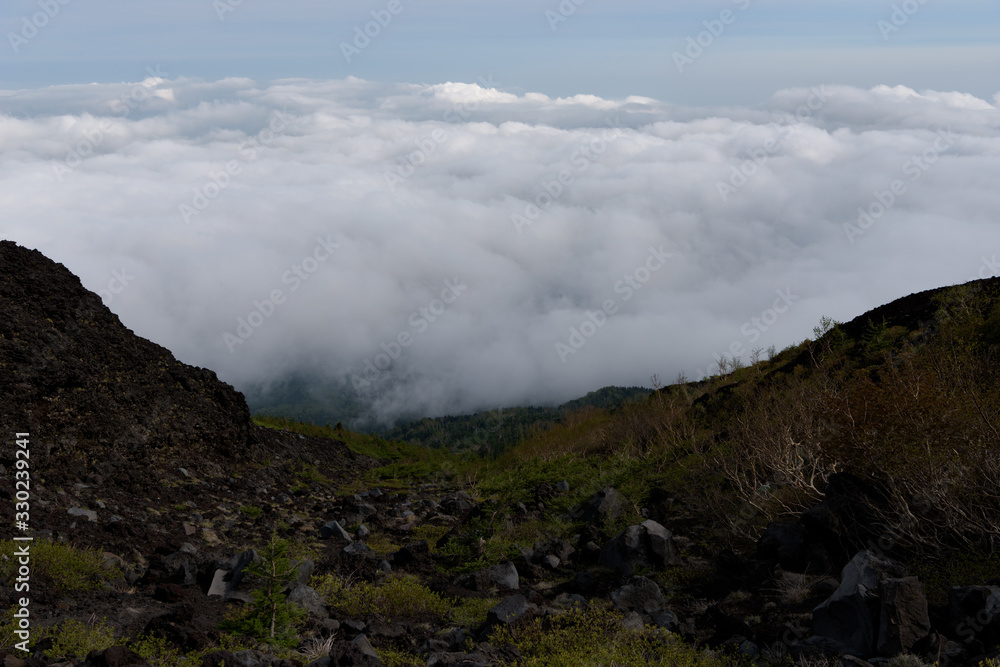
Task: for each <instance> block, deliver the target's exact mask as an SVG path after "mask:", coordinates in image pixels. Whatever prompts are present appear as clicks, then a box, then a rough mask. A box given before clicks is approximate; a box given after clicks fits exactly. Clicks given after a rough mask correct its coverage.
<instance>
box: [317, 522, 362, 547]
mask: <svg viewBox="0 0 1000 667" xmlns="http://www.w3.org/2000/svg"><path fill="white" fill-rule="evenodd" d="M319 536H320V538H322V539H324V540H328V539H330V538H331V537H337V538H339V539H341V540H344V541H345V542H353V541H354V540H353V539H352V538H351V534H350V533H348V532H347V531H346V530H344V527H343V526H341V525H340V522H339V521H331V522H330V523H326V524H323V525H322V526H320V528H319Z"/></svg>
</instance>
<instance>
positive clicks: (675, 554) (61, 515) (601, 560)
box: [0, 242, 1000, 667]
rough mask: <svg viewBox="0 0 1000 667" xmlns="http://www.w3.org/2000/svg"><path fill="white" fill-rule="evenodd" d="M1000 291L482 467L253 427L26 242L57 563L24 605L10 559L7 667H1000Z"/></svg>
mask: <svg viewBox="0 0 1000 667" xmlns="http://www.w3.org/2000/svg"><path fill="white" fill-rule="evenodd" d="M997 288H998V285H997V284H996V282H995V281H994V282H983V283H980V284H973V285H970V286H966V287H965V288H963V289H959V290H941V291H938V292H935V293H927V294H923V295H915V296H914V297H908V298H907V299H904V300H901V301H899V302H896V303H894V304H890V305H889V306H887V307H884V308H883V309H880V310H877V311H875V312H874V313H872V314H868V315H866V316H865V317H863V318H859V319H858V320H856V321H854V322H851V323H848V324H846V325H836V326H835V325H834V324H833V323H827V326H824V327H822V328H821V329H820V330H819V331H817V333H818V334H821V335H820V336H817V337H816V338H817V340H813V341H806V342H804V343H803V344H802V345H799V346H794V347H792V348H789V349H788V350H785V351H783V352H782V353H780V354H776V355H775V356H774V358H772V359H770V360H767V361H761V362H759V363H757V364H754V365H752V366H748V367H735V368H730V369H727V372H725V373H722V374H720V375H719V376H717V377H715V378H710V379H708V380H705V381H702V382H698V383H691V384H686V385H675V386H672V387H668V388H666V389H664V390H662V391H659V392H657V393H656V394H654V395H653V396H652V397H650V398H649V399H648V400H647V401H645V402H642V403H639V404H630V405H625V406H623V407H619V408H613V409H600V408H598V407H594V406H588V407H585V408H582V409H580V410H578V411H570V412H567V413H566V414H564V415H562V416H561V417H560V418H559V419H558V421H557V422H556V423H555V424H553V425H552V426H551V427H550V428H547V429H544V430H539V431H538V432H534V433H531V434H528V435H527V436H526V437H525V438H523V439H522V441H521V442H520V444H518V445H517V446H516V447H514V448H513V449H511V450H509V451H507V452H505V453H504V454H503V456H502V457H500V458H481V457H478V456H475V455H473V454H471V453H467V454H464V455H459V454H455V453H453V452H449V451H446V450H440V449H438V450H432V449H425V448H422V447H417V446H413V445H407V444H404V443H399V442H389V441H385V440H382V439H379V438H377V437H374V436H365V435H358V434H354V433H351V432H349V431H346V430H343V429H337V428H330V427H317V426H313V425H307V424H300V423H296V422H292V421H286V420H282V419H278V418H271V419H258V420H257V423H255V422H254V421H253V420H252V419H251V417H250V414H249V412H248V410H247V407H246V404H245V402H244V400H243V397H242V396H240V395H239V394H238V393H236V392H235V391H233V389H232V388H231V387H229V386H228V385H226V384H224V383H221V382H219V381H218V379H217V378H216V376H215V375H214V374H213V373H212V372H211V371H207V370H203V369H195V368H191V367H189V366H185V365H183V364H180V363H178V362H177V361H176V360H175V359H174V358H173V357H172V356H171V355H170V353H169V352H167V351H166V350H164V349H162V348H160V347H158V346H156V345H155V344H153V343H150V342H149V341H145V340H142V339H140V338H137V337H136V336H134V335H133V334H132V333H131V332H129V331H128V330H127V329H126V328H125V327H123V326H122V324H121V323H120V322H119V321H118V320H117V318H116V317H114V316H113V315H112V314H111V313H110V312H108V311H107V309H105V308H104V307H103V306H102V304H101V303H100V300H99V299H98V297H97V296H96V295H93V294H91V293H89V292H87V291H85V290H83V288H82V287H81V285H80V283H79V281H78V280H77V279H76V278H75V277H74V276H72V275H71V274H70V273H69V272H68V271H67V270H66V269H65V268H64V267H62V266H60V265H58V264H55V263H53V262H51V261H49V260H47V259H46V258H44V257H43V256H42V255H40V254H39V253H37V252H33V251H29V250H26V249H24V248H20V247H18V246H16V245H15V244H13V243H9V242H4V243H2V244H0V308H2V311H3V313H4V315H5V317H4V319H3V320H0V370H2V376H3V378H4V380H5V383H4V384H3V385H0V386H2V388H0V429H2V430H0V433H6V434H7V435H5V436H4V438H5V439H6V440H7V444H5V445H4V447H3V449H2V450H0V480H2V481H0V511H2V512H6V513H7V515H8V516H10V517H11V519H13V515H14V511H15V508H14V502H15V501H16V500H17V493H18V488H17V487H16V481H17V480H18V479H19V478H18V477H16V473H17V472H19V471H23V469H24V468H23V466H20V467H19V465H18V463H17V457H16V456H15V453H14V452H15V449H16V447H15V446H14V445H13V443H12V439H13V438H12V436H13V434H14V433H17V432H24V431H28V432H30V433H31V438H30V447H31V452H32V453H31V459H30V461H31V466H30V474H31V487H30V522H29V523H30V528H29V530H27V531H21V532H19V533H18V534H19V535H25V534H27V535H31V536H33V537H34V538H35V539H34V541H33V542H32V543H31V561H30V562H31V565H30V575H29V576H28V578H29V580H30V581H29V583H30V591H29V593H30V598H31V600H30V605H28V606H27V607H25V606H24V605H23V604H22V601H21V593H22V592H18V593H15V590H14V587H13V586H8V585H6V584H7V582H8V581H9V582H11V583H13V582H15V581H16V580H17V577H20V576H23V575H22V572H21V570H20V569H19V568H20V567H21V566H20V565H19V562H20V561H19V560H18V558H20V557H19V556H18V554H19V553H21V552H20V551H18V550H19V549H21V548H22V545H23V543H18V542H13V541H11V540H4V541H0V578H2V579H3V580H4V584H5V585H4V586H2V587H0V609H3V610H6V611H5V613H4V615H3V618H2V619H0V658H3V659H4V661H5V666H6V667H40V666H41V665H56V664H59V665H65V666H66V667H69V666H71V665H77V664H88V665H100V666H102V667H124V666H125V665H131V664H153V665H164V666H167V665H169V666H171V667H173V666H177V667H198V666H204V667H237V666H239V667H265V666H267V667H270V666H272V665H273V666H280V667H298V666H302V665H312V667H335V666H341V665H363V666H369V665H386V666H387V667H395V666H404V665H420V666H421V667H422V666H423V665H467V666H478V665H539V666H542V665H544V666H549V665H557V666H560V665H565V666H567V667H576V666H578V665H630V666H631V665H635V666H645V665H699V666H704V667H714V666H719V665H789V664H794V665H855V666H858V665H860V666H864V665H885V664H891V665H921V664H935V663H936V664H952V665H973V666H976V665H984V666H991V667H995V666H996V665H997V664H998V663H997V662H996V660H995V658H996V655H997V651H998V646H1000V557H998V555H997V554H996V553H995V551H994V550H993V548H994V547H993V546H991V545H994V543H995V539H996V538H997V537H1000V534H998V531H997V528H996V526H997V523H998V520H997V517H1000V498H998V496H997V493H996V489H997V488H998V482H1000V479H998V478H997V475H996V472H997V467H998V466H997V461H998V460H1000V457H998V456H997V451H998V446H1000V441H998V440H997V438H996V431H995V430H994V426H996V424H997V414H998V406H1000V400H998V398H1000V381H998V378H1000V374H998V372H997V371H998V366H1000V364H998V355H997V343H998V341H997V328H998V327H997V324H998V323H1000V307H998V306H997V304H998V303H1000V299H998V298H997V291H998V289H997ZM22 479H23V476H22ZM25 608H27V609H28V610H29V612H30V623H29V625H30V637H27V638H26V637H25V635H24V634H19V633H24V632H25V630H24V629H23V628H24V627H25V626H24V622H22V620H21V619H23V618H25V616H18V615H19V614H21V610H22V609H25ZM25 613H28V612H25ZM22 648H27V649H29V650H28V651H24V650H21V649H22Z"/></svg>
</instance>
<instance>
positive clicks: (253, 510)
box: [240, 505, 264, 519]
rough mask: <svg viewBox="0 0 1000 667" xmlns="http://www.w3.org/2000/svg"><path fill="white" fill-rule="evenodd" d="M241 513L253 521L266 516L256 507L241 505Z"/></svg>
mask: <svg viewBox="0 0 1000 667" xmlns="http://www.w3.org/2000/svg"><path fill="white" fill-rule="evenodd" d="M240 511H241V512H243V513H244V514H246V515H247V516H248V517H250V518H251V519H259V518H260V517H261V515H262V514H264V510H262V509H261V508H259V507H257V506H255V505H241V506H240Z"/></svg>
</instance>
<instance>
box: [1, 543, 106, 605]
mask: <svg viewBox="0 0 1000 667" xmlns="http://www.w3.org/2000/svg"><path fill="white" fill-rule="evenodd" d="M23 546H24V543H23V542H22V543H15V542H14V541H13V540H4V541H0V579H2V580H4V581H13V580H14V576H15V572H16V571H17V568H18V559H17V558H16V557H15V555H14V552H15V551H16V550H17V549H18V548H20V547H23ZM30 554H31V556H30V558H31V578H32V586H34V584H35V583H36V582H39V583H43V584H44V585H46V586H48V587H50V588H51V589H52V590H53V592H55V593H56V594H59V595H65V594H69V593H76V592H79V591H92V590H99V589H101V588H102V587H103V586H104V585H105V583H107V582H110V581H113V580H115V579H116V578H117V577H118V576H119V575H120V574H121V571H120V570H119V569H118V568H117V567H115V566H114V565H110V564H108V563H106V562H105V560H104V556H102V555H101V552H100V551H97V550H96V549H77V548H75V547H72V546H70V545H68V544H63V543H60V542H50V541H48V540H35V541H33V542H31V548H30Z"/></svg>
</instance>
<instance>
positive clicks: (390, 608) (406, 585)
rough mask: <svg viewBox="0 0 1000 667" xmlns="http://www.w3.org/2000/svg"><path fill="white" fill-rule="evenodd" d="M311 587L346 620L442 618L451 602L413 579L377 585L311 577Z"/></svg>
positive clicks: (389, 580) (396, 576)
mask: <svg viewBox="0 0 1000 667" xmlns="http://www.w3.org/2000/svg"><path fill="white" fill-rule="evenodd" d="M312 587H313V588H315V589H316V590H317V591H318V592H319V593H320V594H321V595H324V596H325V597H326V599H327V604H329V605H330V606H332V607H334V608H335V609H337V610H338V611H340V612H341V613H343V614H346V615H347V616H351V617H357V616H379V617H381V618H386V619H390V618H398V617H402V618H413V619H424V618H428V617H433V618H444V617H446V616H447V615H448V612H449V610H450V609H451V602H450V601H448V600H446V599H445V598H443V597H441V596H440V595H438V594H437V593H435V592H433V591H432V590H430V589H429V588H427V587H426V586H424V585H423V584H421V583H420V580H419V579H417V578H416V577H414V576H410V575H404V574H394V575H391V576H389V577H386V578H385V579H384V580H383V581H381V582H378V583H369V582H366V581H358V582H349V581H347V580H345V579H343V578H341V577H338V576H336V575H331V574H327V575H324V576H322V577H313V580H312Z"/></svg>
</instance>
